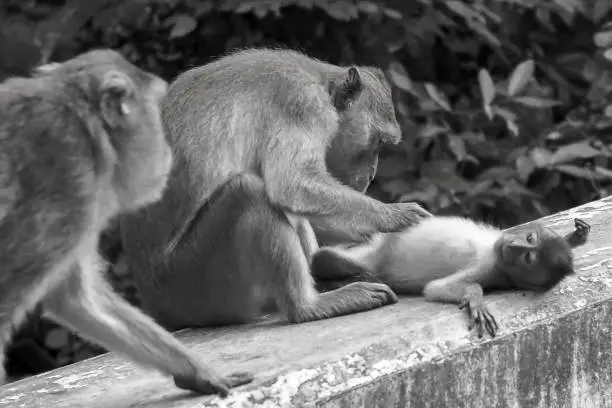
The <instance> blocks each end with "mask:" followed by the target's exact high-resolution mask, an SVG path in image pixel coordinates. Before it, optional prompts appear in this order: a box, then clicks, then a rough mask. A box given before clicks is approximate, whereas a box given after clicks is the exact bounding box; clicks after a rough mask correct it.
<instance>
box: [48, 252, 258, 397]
mask: <svg viewBox="0 0 612 408" xmlns="http://www.w3.org/2000/svg"><path fill="white" fill-rule="evenodd" d="M97 263H98V261H97V255H94V254H91V255H90V257H89V258H88V259H85V260H83V261H81V262H80V263H79V265H77V266H75V267H74V268H73V269H72V270H71V272H70V275H69V276H68V277H67V279H66V281H64V282H62V283H61V284H60V285H59V286H58V287H57V288H56V289H55V290H54V291H52V292H51V293H49V294H48V295H47V297H46V299H45V300H44V303H43V304H44V306H45V308H46V309H47V311H48V312H49V313H50V315H51V316H52V317H53V318H54V319H55V320H57V321H58V322H60V323H62V324H64V325H66V326H67V327H71V328H72V329H74V330H75V331H77V332H78V333H79V334H81V335H82V336H83V337H85V338H88V339H89V340H91V341H94V342H96V343H98V344H100V345H102V346H103V347H105V348H107V349H108V350H114V351H118V352H122V353H124V354H125V355H127V356H130V357H131V358H132V359H133V360H135V361H136V362H138V363H140V364H142V365H144V366H149V367H155V368H157V369H159V370H161V371H163V372H165V373H166V374H170V375H172V376H173V378H174V381H175V384H176V385H177V386H178V387H180V388H183V389H188V390H192V391H196V392H202V393H205V394H211V393H220V394H221V395H227V393H228V391H229V389H230V388H232V387H235V386H239V385H242V384H246V383H248V382H250V381H251V380H252V377H251V375H250V374H248V373H233V374H230V375H228V376H220V375H219V374H217V373H216V372H214V371H212V370H210V369H208V368H207V367H206V366H204V365H203V364H201V363H200V362H199V361H198V360H197V358H196V356H195V355H194V354H193V353H192V352H191V351H190V350H189V349H188V348H187V347H186V346H184V345H183V344H182V343H181V342H180V341H179V340H178V339H176V338H175V337H174V336H173V335H172V334H170V333H169V332H167V331H165V330H164V329H162V328H161V327H160V326H158V325H157V324H156V323H155V322H154V321H153V319H151V318H150V317H149V316H147V315H145V314H144V313H142V312H141V311H140V310H138V309H136V308H135V307H133V306H132V305H130V304H129V303H127V302H126V301H125V300H124V299H123V298H121V297H120V296H119V295H117V294H116V293H114V292H113V290H112V289H111V287H110V285H109V284H108V283H107V282H106V281H104V279H103V278H102V276H101V275H100V274H99V272H98V271H97V267H96V264H97Z"/></svg>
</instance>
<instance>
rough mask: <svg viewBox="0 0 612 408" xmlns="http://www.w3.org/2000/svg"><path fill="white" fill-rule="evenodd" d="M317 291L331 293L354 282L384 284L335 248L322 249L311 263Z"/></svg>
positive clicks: (370, 271)
mask: <svg viewBox="0 0 612 408" xmlns="http://www.w3.org/2000/svg"><path fill="white" fill-rule="evenodd" d="M311 269H312V275H313V276H314V277H315V279H316V281H317V289H319V290H322V291H325V292H327V291H329V290H332V289H337V288H339V287H342V286H346V285H348V284H350V283H354V282H378V283H382V281H381V280H380V279H378V277H377V276H376V274H375V273H374V272H373V271H372V270H370V269H369V268H368V267H367V266H365V265H362V264H361V263H359V262H357V261H355V260H353V259H351V258H349V257H348V256H347V255H344V254H343V253H342V252H341V251H339V250H337V249H335V248H321V249H320V250H319V251H317V252H316V253H315V254H314V256H313V258H312V263H311Z"/></svg>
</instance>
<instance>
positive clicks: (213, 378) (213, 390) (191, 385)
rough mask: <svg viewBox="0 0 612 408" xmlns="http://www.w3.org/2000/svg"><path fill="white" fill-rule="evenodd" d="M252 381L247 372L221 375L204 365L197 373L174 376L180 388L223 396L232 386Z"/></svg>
mask: <svg viewBox="0 0 612 408" xmlns="http://www.w3.org/2000/svg"><path fill="white" fill-rule="evenodd" d="M251 381H253V376H252V375H251V374H250V373H247V372H235V373H232V374H229V375H227V376H224V377H221V376H218V375H217V374H215V373H212V372H210V371H209V370H207V369H205V368H202V367H200V368H199V369H198V371H197V372H196V373H195V374H193V373H191V374H189V375H178V374H177V375H175V376H174V383H175V384H176V386H177V387H179V388H182V389H184V390H189V391H194V392H197V393H200V394H219V395H221V396H222V397H226V396H227V394H228V393H229V390H230V388H234V387H238V386H240V385H244V384H248V383H250V382H251Z"/></svg>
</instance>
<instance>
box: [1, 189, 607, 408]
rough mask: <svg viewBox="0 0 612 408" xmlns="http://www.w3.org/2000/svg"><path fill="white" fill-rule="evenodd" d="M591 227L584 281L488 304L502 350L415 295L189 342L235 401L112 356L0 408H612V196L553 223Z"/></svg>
mask: <svg viewBox="0 0 612 408" xmlns="http://www.w3.org/2000/svg"><path fill="white" fill-rule="evenodd" d="M574 217H579V218H582V219H585V220H586V221H587V222H589V223H590V224H591V226H592V230H591V236H590V239H589V242H588V243H587V244H586V245H584V246H583V247H580V248H578V249H576V261H575V263H576V269H577V274H576V275H575V276H572V277H569V278H567V279H566V280H565V281H563V282H562V283H561V284H560V285H559V286H558V287H556V288H555V289H553V290H551V291H550V292H549V293H546V294H540V295H536V294H534V293H531V292H511V293H502V294H492V295H488V296H486V301H487V305H488V307H489V309H490V310H491V312H492V313H494V314H495V316H496V318H497V320H498V322H499V323H500V330H499V334H498V336H497V337H495V338H494V339H490V338H488V337H487V338H484V339H482V340H478V339H477V337H476V336H475V333H469V332H468V331H467V319H466V316H465V314H464V312H462V311H459V310H458V309H457V307H456V306H454V305H443V304H435V303H427V302H425V301H424V300H423V299H421V298H418V297H405V298H402V299H401V300H400V302H399V303H398V304H396V305H392V306H387V307H384V308H381V309H378V310H374V311H371V312H367V313H361V314H356V315H351V316H344V317H339V318H334V319H329V320H324V321H319V322H312V323H306V324H299V325H289V324H284V323H283V322H280V321H278V319H269V320H266V321H264V322H261V323H259V324H253V325H248V326H235V327H227V328H223V329H216V330H187V331H183V332H181V333H180V334H179V336H180V337H181V339H182V340H183V341H185V342H186V343H187V344H188V345H189V346H190V347H192V348H194V349H195V350H196V351H197V352H198V353H199V355H200V356H201V358H202V359H203V361H207V362H209V363H210V364H211V365H212V366H213V367H216V368H218V369H219V370H221V371H223V372H229V371H234V370H251V371H253V372H255V373H256V374H257V377H256V380H255V382H254V383H252V384H250V385H248V386H244V387H241V388H237V389H235V390H233V391H232V393H231V394H230V396H229V397H228V398H226V399H221V398H219V397H216V396H194V395H193V394H189V393H187V392H185V391H182V390H179V389H177V388H175V387H174V384H173V382H172V380H171V379H169V378H166V377H163V376H162V375H160V374H158V373H156V372H152V371H149V370H145V369H143V368H140V367H137V366H136V365H135V364H132V363H130V362H128V361H126V360H125V359H122V358H120V357H119V356H117V355H115V354H112V353H111V354H106V355H103V356H100V357H96V358H93V359H90V360H87V361H83V362H81V363H78V364H74V365H71V366H68V367H64V368H62V369H59V370H54V371H52V372H49V373H46V374H43V375H39V376H36V377H32V378H28V379H25V380H22V381H19V382H16V383H13V384H9V385H7V386H5V387H1V388H0V407H27V408H35V407H57V408H64V407H66V408H67V407H70V408H74V407H88V408H102V407H108V408H111V407H112V408H120V407H170V408H179V407H184V408H187V407H202V408H204V407H292V406H294V407H302V406H304V407H311V406H312V407H314V406H317V407H347V408H349V407H350V408H353V407H368V408H370V407H415V408H421V407H435V408H443V407H452V408H457V407H470V408H472V407H473V408H478V407H483V408H484V407H487V408H489V407H495V408H502V407H517V408H519V407H520V408H530V407H546V408H549V407H550V408H556V407H575V408H590V407H612V391H611V389H612V387H611V385H612V336H611V327H612V199H606V200H600V201H596V202H593V203H590V204H587V205H585V206H582V207H578V208H575V209H572V210H570V211H567V212H564V213H560V214H556V215H555V216H552V217H548V218H545V219H544V222H545V223H546V224H547V225H549V226H551V227H553V228H555V229H557V230H558V231H559V232H561V233H564V232H567V231H569V230H571V229H572V227H573V221H572V220H573V218H574Z"/></svg>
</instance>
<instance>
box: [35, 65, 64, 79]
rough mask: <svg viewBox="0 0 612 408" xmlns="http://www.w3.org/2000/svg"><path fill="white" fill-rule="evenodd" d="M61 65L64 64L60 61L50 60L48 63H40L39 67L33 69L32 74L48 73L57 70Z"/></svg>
mask: <svg viewBox="0 0 612 408" xmlns="http://www.w3.org/2000/svg"><path fill="white" fill-rule="evenodd" d="M60 65H62V64H61V63H59V62H50V63H48V64H43V65H39V66H37V67H34V69H33V70H32V75H33V76H41V75H46V74H48V73H50V72H53V71H55V70H56V69H57V68H59V67H60Z"/></svg>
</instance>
